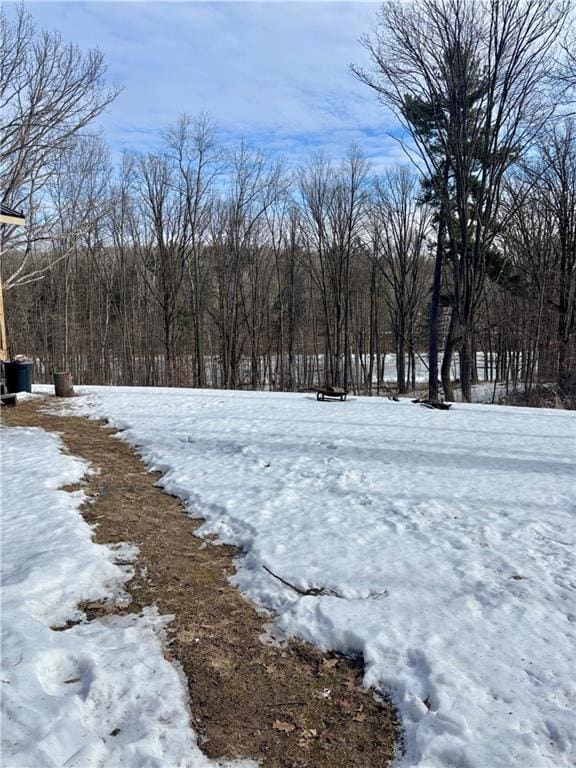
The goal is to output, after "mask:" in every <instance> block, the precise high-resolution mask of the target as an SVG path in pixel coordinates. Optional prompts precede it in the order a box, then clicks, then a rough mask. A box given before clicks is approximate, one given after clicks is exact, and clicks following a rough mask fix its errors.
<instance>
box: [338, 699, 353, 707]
mask: <svg viewBox="0 0 576 768" xmlns="http://www.w3.org/2000/svg"><path fill="white" fill-rule="evenodd" d="M338 706H339V707H340V708H341V709H350V707H351V706H352V704H351V703H350V700H349V699H338Z"/></svg>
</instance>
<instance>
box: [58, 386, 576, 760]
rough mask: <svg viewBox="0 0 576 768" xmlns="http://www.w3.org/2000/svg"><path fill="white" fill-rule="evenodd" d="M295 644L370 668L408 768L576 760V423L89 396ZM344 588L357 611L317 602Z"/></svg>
mask: <svg viewBox="0 0 576 768" xmlns="http://www.w3.org/2000/svg"><path fill="white" fill-rule="evenodd" d="M81 392H82V393H84V394H86V395H87V396H86V397H83V398H79V399H78V400H76V401H74V402H73V403H71V405H70V407H72V408H73V409H74V410H76V411H78V410H79V411H81V412H83V413H85V414H87V415H93V416H98V417H105V418H108V419H110V420H111V421H112V423H113V424H114V425H116V426H117V427H119V428H121V429H124V430H126V431H125V432H124V433H123V436H124V438H125V439H127V440H129V441H130V442H132V443H133V444H134V445H136V446H138V449H139V451H140V452H141V454H142V455H143V457H144V458H145V460H146V462H147V463H148V464H149V466H151V467H153V468H154V469H160V470H162V471H163V472H164V473H165V475H164V478H163V480H162V481H161V483H162V485H163V487H165V489H166V490H167V491H169V492H170V493H174V494H177V495H179V496H180V497H181V498H182V499H184V500H185V502H186V504H187V507H188V509H189V510H190V513H191V514H193V515H202V516H204V517H205V518H206V524H205V526H204V527H203V529H202V530H203V532H204V533H208V532H212V531H213V532H217V533H218V534H219V536H220V537H221V539H222V540H223V541H226V542H233V543H235V544H238V545H240V546H241V547H243V548H244V551H245V553H246V554H245V556H244V557H242V558H240V560H239V571H238V574H237V577H236V582H237V584H238V585H239V586H240V588H241V589H242V590H243V591H244V592H245V593H246V594H247V595H249V596H250V597H251V598H252V599H253V600H255V601H257V602H259V603H261V604H263V605H265V606H267V607H269V608H271V609H273V610H274V611H276V612H277V613H278V619H277V623H278V624H279V625H280V627H282V628H283V629H284V630H285V631H286V632H289V633H298V634H299V635H301V636H303V637H304V638H307V639H309V640H311V641H313V642H315V643H317V644H318V645H320V646H322V647H325V648H331V649H339V650H342V651H355V652H361V653H362V654H363V655H364V659H365V662H366V677H365V681H366V683H367V684H368V685H371V686H374V687H375V688H377V689H380V690H382V691H386V692H389V693H390V694H391V695H392V696H393V698H394V700H395V701H396V703H397V704H398V706H399V709H400V712H401V715H402V718H403V724H404V728H405V733H406V745H407V751H406V755H405V757H404V759H403V760H401V761H400V764H402V765H403V766H413V765H419V766H426V767H427V768H432V767H433V766H434V767H438V768H440V767H442V768H447V767H449V766H453V767H455V768H456V767H457V768H498V767H499V766H502V767H504V766H506V767H508V766H516V765H522V766H526V768H539V767H544V766H546V768H563V767H566V768H567V766H573V765H574V761H575V760H576V679H575V678H576V673H575V670H576V571H575V565H574V551H575V546H576V525H575V522H576V520H575V506H574V501H575V487H574V479H575V474H574V470H575V435H576V418H575V414H574V413H569V412H563V411H546V410H540V411H538V410H531V409H520V408H506V407H491V406H482V405H476V406H465V405H456V406H454V407H453V409H452V410H451V411H449V412H440V411H430V410H427V409H424V408H421V407H418V406H416V405H413V404H412V403H410V402H408V401H403V402H400V403H395V402H389V401H387V400H375V399H369V398H357V399H353V400H351V401H348V402H346V403H339V402H330V403H318V402H316V401H315V400H314V399H313V398H312V397H310V396H307V395H293V394H263V393H246V392H243V393H239V392H222V391H198V390H196V391H194V390H178V389H164V390H161V389H130V388H104V387H102V388H96V387H94V388H82V389H81ZM263 565H266V566H267V567H268V568H270V569H271V570H272V571H273V572H274V573H276V574H278V575H279V576H281V577H282V578H284V579H286V580H288V581H289V582H292V583H294V584H295V585H297V586H298V587H300V588H307V587H326V588H328V589H331V590H334V591H335V592H336V593H338V595H339V596H333V595H328V596H316V597H314V596H304V597H301V596H299V595H298V594H297V593H295V592H294V591H293V590H291V589H289V588H287V587H284V586H283V585H282V584H281V583H280V582H279V581H278V580H277V579H275V578H273V577H272V576H270V575H269V574H268V573H267V572H266V571H265V570H264V569H263V567H262V566H263Z"/></svg>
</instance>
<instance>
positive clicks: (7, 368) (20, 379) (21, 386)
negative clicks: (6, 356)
mask: <svg viewBox="0 0 576 768" xmlns="http://www.w3.org/2000/svg"><path fill="white" fill-rule="evenodd" d="M4 379H5V381H6V389H7V391H8V392H9V393H12V392H32V363H31V362H26V363H21V362H19V361H17V360H11V361H10V362H5V363H4Z"/></svg>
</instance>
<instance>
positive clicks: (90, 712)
mask: <svg viewBox="0 0 576 768" xmlns="http://www.w3.org/2000/svg"><path fill="white" fill-rule="evenodd" d="M0 439H1V447H2V505H1V509H2V672H1V678H2V679H1V685H2V741H3V745H2V765H3V766H5V768H52V766H54V767H56V766H58V768H60V767H61V766H66V767H67V768H68V767H70V768H103V767H104V766H106V768H112V767H117V768H143V767H144V766H146V768H168V766H170V767H171V768H176V767H178V768H209V766H212V767H213V768H215V766H216V765H220V763H215V762H213V761H210V760H208V759H207V758H206V757H205V756H204V755H203V754H202V753H201V751H200V750H199V748H198V747H197V745H196V740H195V735H194V733H193V732H192V730H191V728H190V724H189V715H188V711H187V708H186V694H185V688H184V685H183V684H182V681H181V679H180V675H179V673H178V671H177V670H176V668H175V667H174V666H173V665H171V664H170V663H169V662H168V661H167V660H166V659H165V658H164V656H163V651H162V646H161V641H160V638H159V634H161V632H162V628H163V626H164V623H165V619H163V618H162V617H161V616H159V615H158V612H157V611H156V610H155V609H153V608H148V609H145V610H144V611H143V612H142V613H141V614H139V615H136V614H133V615H127V616H110V617H108V618H103V619H98V620H95V621H92V622H89V623H79V624H76V625H74V626H71V627H70V628H69V629H66V631H58V629H59V628H60V629H63V628H65V627H66V626H67V623H68V622H74V621H76V620H80V619H82V617H83V614H82V613H81V611H80V610H79V609H78V603H79V602H80V601H97V600H103V599H122V597H123V596H124V593H123V585H124V583H125V581H126V580H127V578H128V573H129V568H128V569H127V568H126V567H123V568H121V567H119V566H118V565H117V564H115V561H116V560H117V559H118V558H121V560H122V561H124V562H125V561H126V560H127V559H129V558H130V554H131V552H132V553H133V552H134V549H133V548H131V547H129V546H124V547H122V546H121V547H116V548H108V547H104V546H100V545H97V544H94V543H93V542H92V541H91V535H92V532H91V529H90V527H89V525H88V524H87V523H86V522H84V520H83V519H82V517H81V515H80V512H79V506H80V504H81V503H82V502H83V500H84V498H85V497H84V493H83V491H75V492H72V493H70V492H66V491H64V490H59V489H60V488H61V487H62V486H63V485H65V484H70V483H76V482H78V481H80V480H81V479H82V477H83V476H84V475H85V474H86V472H87V471H88V470H89V468H88V466H87V465H86V464H85V463H84V462H83V461H80V460H79V459H76V458H74V457H72V456H68V455H66V454H64V453H62V451H61V443H60V440H59V439H58V437H57V436H55V435H53V434H49V433H47V432H44V431H43V430H41V429H36V428H15V429H10V428H4V429H3V430H2V433H1V438H0ZM236 765H237V766H238V768H239V766H240V763H237V764H236ZM244 765H246V763H244Z"/></svg>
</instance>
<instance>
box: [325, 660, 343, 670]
mask: <svg viewBox="0 0 576 768" xmlns="http://www.w3.org/2000/svg"><path fill="white" fill-rule="evenodd" d="M339 661H340V659H324V666H325V667H328V669H333V668H334V667H335V666H336V664H338V662H339Z"/></svg>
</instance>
